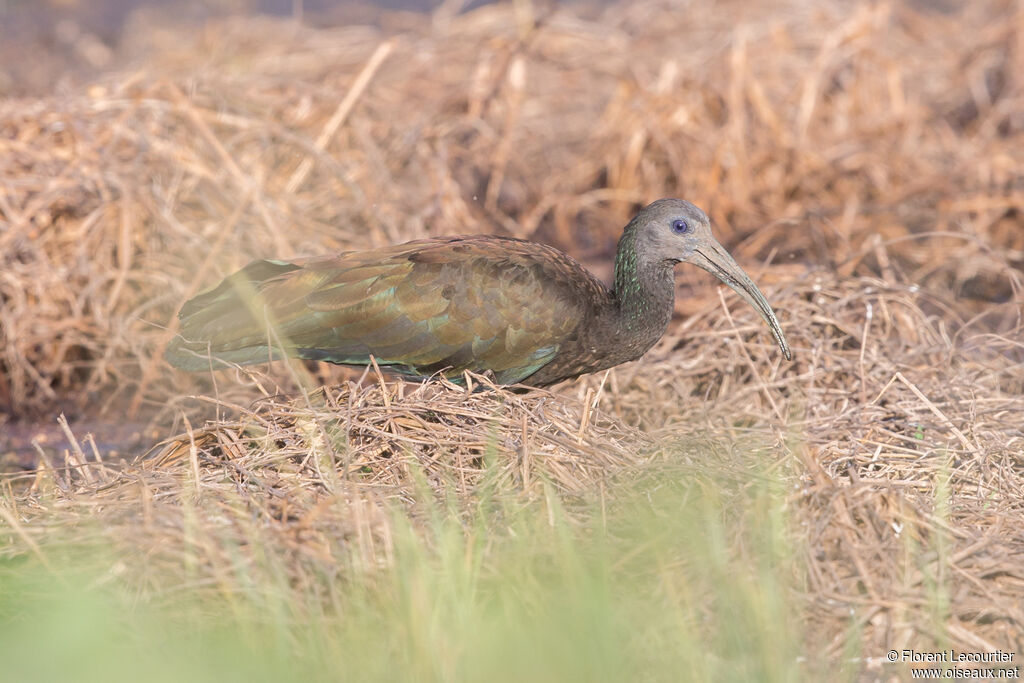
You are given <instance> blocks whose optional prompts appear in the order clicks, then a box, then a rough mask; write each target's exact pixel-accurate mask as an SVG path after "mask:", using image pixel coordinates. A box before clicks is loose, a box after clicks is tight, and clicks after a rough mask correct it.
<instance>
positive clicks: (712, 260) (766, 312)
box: [688, 241, 793, 360]
mask: <svg viewBox="0 0 1024 683" xmlns="http://www.w3.org/2000/svg"><path fill="white" fill-rule="evenodd" d="M688 261H689V262H690V263H692V264H694V265H695V266H700V267H701V268H703V269H704V270H706V271H708V272H709V273H711V274H712V275H714V276H716V277H717V278H718V279H719V280H721V281H722V282H724V283H725V284H727V285H729V286H730V287H732V288H733V289H734V290H735V291H736V293H737V294H739V295H740V296H741V297H743V300H744V301H746V302H747V303H748V304H750V305H751V306H753V307H754V310H756V311H757V312H758V313H760V314H761V317H762V318H764V321H765V322H766V323H768V327H770V328H771V331H772V336H773V337H775V342H776V343H777V344H778V345H779V348H780V349H782V355H784V356H785V357H786V360H793V354H792V353H791V352H790V350H789V344H787V343H786V337H785V335H783V334H782V326H781V325H779V319H778V318H776V317H775V311H773V310H772V307H771V306H770V305H768V300H767V299H765V298H764V294H762V293H761V290H760V289H758V288H757V285H755V284H754V281H753V280H751V279H750V278H749V277H747V274H746V273H744V272H743V269H742V268H740V266H739V264H738V263H736V261H735V259H733V257H732V256H730V255H729V252H727V251H726V250H725V247H723V246H722V245H721V244H719V243H718V242H714V241H709V242H707V243H705V244H703V245H701V246H700V247H698V248H697V249H695V250H694V253H693V256H692V257H691V258H690V259H688Z"/></svg>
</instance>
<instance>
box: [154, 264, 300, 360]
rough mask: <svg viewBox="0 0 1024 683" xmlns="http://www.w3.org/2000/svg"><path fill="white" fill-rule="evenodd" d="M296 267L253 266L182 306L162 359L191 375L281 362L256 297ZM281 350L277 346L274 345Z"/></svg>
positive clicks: (290, 265)
mask: <svg viewBox="0 0 1024 683" xmlns="http://www.w3.org/2000/svg"><path fill="white" fill-rule="evenodd" d="M299 268H300V266H298V265H295V264H292V263H287V262H285V261H254V262H252V263H250V264H249V265H247V266H246V267H245V268H243V269H242V270H240V271H238V272H237V273H235V274H233V275H231V276H230V277H228V278H225V279H224V281H223V282H221V283H220V284H219V285H217V286H216V287H214V288H213V289H211V290H209V291H206V292H203V293H202V294H199V295H197V296H195V297H193V298H192V299H189V300H188V301H187V302H185V305H184V306H182V308H181V312H179V313H178V320H179V321H180V325H179V329H180V331H179V333H178V334H177V335H176V336H175V337H174V339H172V340H171V342H170V343H169V344H168V345H167V350H166V351H165V352H164V358H165V359H166V360H167V362H169V363H170V364H171V365H173V366H175V367H177V368H181V369H182V370H190V371H193V372H198V371H203V370H209V369H211V368H212V369H214V370H217V369H223V368H226V367H231V366H234V365H250V364H253V363H265V362H267V361H268V360H274V359H278V358H281V357H282V356H283V355H285V354H283V353H281V350H280V348H275V344H273V343H272V340H273V338H274V334H273V330H272V329H271V326H272V324H273V321H270V320H268V319H267V315H266V313H265V311H263V310H262V307H261V306H260V305H259V304H258V296H257V295H258V294H259V292H260V291H261V290H262V289H263V288H265V287H266V286H267V284H269V283H271V282H273V281H275V280H279V279H280V278H282V277H284V276H286V275H287V274H288V273H291V272H293V271H295V270H298V269H299ZM276 346H278V347H279V346H280V344H278V345H276Z"/></svg>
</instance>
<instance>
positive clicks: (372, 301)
mask: <svg viewBox="0 0 1024 683" xmlns="http://www.w3.org/2000/svg"><path fill="white" fill-rule="evenodd" d="M575 269H579V267H578V266H576V264H575V263H574V262H572V261H571V260H569V259H566V258H565V257H564V256H561V255H560V254H558V252H556V251H555V250H553V249H550V248H548V247H542V246H540V245H536V244H532V243H526V242H520V241H517V240H503V239H496V238H484V237H478V238H473V237H470V238H461V239H438V240H423V241H420V242H413V243H409V244H405V245H400V246H396V247H387V248H383V249H376V250H372V251H367V252H358V253H346V254H342V255H340V256H334V257H328V258H316V259H304V260H298V261H293V262H281V261H257V262H255V263H252V264H250V265H249V266H247V267H246V268H244V269H243V270H241V271H239V272H238V273H236V274H235V275H233V276H231V277H230V278H228V279H226V280H225V281H224V282H223V283H221V285H220V286H218V287H217V288H215V289H214V290H211V291H210V292H208V293H206V294H203V295H200V296H198V297H196V298H195V299H193V300H192V301H191V302H189V304H187V305H186V306H185V307H184V308H183V309H182V312H181V320H182V328H181V329H182V332H181V333H182V337H183V339H182V338H179V340H178V342H177V343H176V344H172V347H171V348H169V349H168V358H169V360H171V362H173V363H175V364H176V365H179V366H180V367H187V368H190V369H205V368H208V367H210V366H211V360H210V358H207V357H204V356H206V355H207V351H209V355H210V356H212V357H213V358H215V359H222V360H224V361H226V362H228V363H239V364H244V363H258V362H263V361H266V360H268V359H270V358H276V357H280V356H281V355H283V354H282V351H283V352H284V354H287V355H294V356H297V357H300V358H307V359H313V360H324V361H330V362H333V363H340V364H352V365H364V364H366V363H368V362H369V359H370V355H371V354H372V355H373V356H374V358H375V359H376V360H377V362H378V363H379V364H381V365H384V366H390V367H391V368H392V369H394V370H396V371H399V372H404V373H408V374H415V375H429V374H432V373H434V372H438V371H442V370H443V371H445V374H448V375H451V376H458V375H459V374H461V372H462V371H463V370H473V371H477V372H482V371H485V370H491V371H493V372H494V374H495V377H496V379H497V380H498V381H499V382H504V383H510V382H516V381H520V380H522V379H524V378H526V377H528V376H529V375H530V374H532V373H533V372H535V371H536V370H537V369H538V368H540V367H542V366H543V365H545V364H546V363H548V362H549V361H550V360H551V359H552V358H553V357H554V356H555V355H556V354H557V353H558V350H559V348H560V346H561V344H562V342H563V341H564V340H565V339H566V338H567V337H568V336H569V335H570V334H571V333H572V331H573V330H574V328H575V327H576V325H577V324H578V322H579V318H580V316H581V312H580V307H579V304H578V303H575V297H574V296H573V295H572V292H571V291H569V290H570V289H571V286H572V285H571V283H572V281H573V279H572V278H571V277H566V275H567V271H568V270H575ZM212 364H213V366H214V367H218V366H222V364H218V363H216V361H214V362H213V363H212Z"/></svg>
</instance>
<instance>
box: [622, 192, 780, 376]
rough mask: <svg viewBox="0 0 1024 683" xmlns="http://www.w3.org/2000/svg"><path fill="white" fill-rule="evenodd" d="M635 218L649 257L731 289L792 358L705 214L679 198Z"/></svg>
mask: <svg viewBox="0 0 1024 683" xmlns="http://www.w3.org/2000/svg"><path fill="white" fill-rule="evenodd" d="M637 218H639V219H642V220H641V222H640V225H641V226H642V227H641V233H642V234H641V235H638V237H639V238H640V240H641V241H642V243H643V247H642V248H643V249H644V250H645V251H647V252H648V254H651V255H656V257H657V258H660V259H661V260H663V261H664V262H666V265H668V266H670V267H671V266H673V265H675V264H677V263H681V262H686V263H692V264H693V265H695V266H700V267H701V268H703V269H704V270H706V271H708V272H709V273H711V274H712V275H714V276H715V277H717V278H718V279H719V280H721V281H722V282H724V283H725V284H727V285H729V286H730V287H732V288H733V289H734V290H735V291H736V293H737V294H739V295H740V296H741V297H742V298H743V300H744V301H746V302H747V303H748V304H750V305H751V306H753V307H754V309H755V310H756V311H757V312H758V313H760V314H761V317H762V318H764V321H765V322H766V323H768V326H769V327H770V328H771V332H772V336H773V337H775V341H776V343H777V344H778V345H779V348H780V349H782V353H783V355H784V356H785V357H786V360H792V359H793V354H792V353H791V352H790V350H789V345H788V344H787V343H786V337H785V336H784V335H783V334H782V327H781V326H780V325H779V320H778V318H776V317H775V312H774V311H772V307H771V306H769V305H768V300H767V299H765V298H764V295H763V294H761V290H759V289H758V288H757V285H755V284H754V283H753V281H752V280H751V279H750V278H749V277H748V276H747V274H746V273H744V272H743V269H742V268H740V267H739V264H737V263H736V261H735V260H734V259H733V257H732V256H730V255H729V252H727V251H726V250H725V247H723V246H722V245H721V244H719V243H718V241H717V240H716V239H715V238H714V237H712V236H711V221H710V220H709V219H708V217H707V214H705V213H704V212H703V211H701V210H700V209H699V208H697V207H696V206H694V205H693V204H691V203H690V202H687V201H684V200H682V199H661V200H659V201H656V202H654V203H653V204H651V205H649V206H648V207H647V208H645V209H644V210H643V211H642V212H641V214H640V215H639V216H637Z"/></svg>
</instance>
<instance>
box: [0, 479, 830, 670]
mask: <svg viewBox="0 0 1024 683" xmlns="http://www.w3.org/2000/svg"><path fill="white" fill-rule="evenodd" d="M612 489H614V495H611V493H612ZM607 493H608V495H605V492H601V493H595V495H594V496H593V497H592V500H589V501H588V502H581V503H579V504H575V503H574V504H573V507H572V508H571V509H567V508H564V507H563V506H562V505H561V504H560V502H559V500H560V499H559V498H558V497H557V496H556V495H555V494H554V493H553V492H552V491H551V490H550V489H546V491H545V495H544V496H542V497H541V498H540V499H538V500H534V501H532V502H526V501H524V500H522V499H521V498H518V497H513V496H509V495H500V496H499V495H497V494H496V493H495V490H494V489H493V487H491V488H490V489H489V486H488V485H487V484H486V483H485V484H484V485H483V486H482V487H481V491H480V495H479V496H477V497H474V499H473V500H474V502H473V506H474V507H473V509H471V510H469V511H467V510H466V509H465V507H462V508H460V505H459V504H458V503H457V502H456V501H454V500H451V501H448V502H446V503H444V502H443V503H438V502H436V499H435V498H434V497H433V496H432V495H431V494H429V493H427V492H426V488H425V487H424V491H423V494H422V495H421V496H420V500H418V501H416V504H415V505H414V506H413V508H412V510H413V511H412V512H409V511H408V510H407V509H398V508H397V507H396V508H395V509H394V511H393V517H394V523H393V525H392V528H393V529H394V551H393V561H392V562H390V563H388V565H387V566H385V567H382V568H376V569H371V570H366V569H362V570H359V569H355V568H354V567H339V566H337V565H328V564H326V563H325V565H324V566H323V567H322V571H323V576H322V577H319V578H320V580H317V581H310V582H305V583H304V584H303V585H296V582H295V581H294V580H291V579H289V578H288V573H287V572H286V571H284V567H283V565H281V562H282V561H281V560H279V559H277V557H278V555H277V553H275V551H274V548H273V547H271V546H269V545H267V547H264V548H261V549H259V550H260V552H258V553H257V555H258V556H259V557H261V558H264V559H263V560H262V561H261V562H260V563H256V564H255V565H253V564H251V563H241V562H240V563H239V564H238V565H237V567H236V568H235V569H234V570H232V572H233V573H232V575H231V577H230V579H229V580H227V581H225V580H224V578H223V577H221V579H220V580H218V581H211V580H210V579H204V578H203V577H201V576H198V575H191V574H190V571H191V570H190V569H189V567H188V562H187V561H185V562H184V563H183V566H181V568H180V569H181V571H180V574H177V575H174V576H167V577H165V578H166V585H167V586H168V589H167V591H166V592H165V593H163V594H158V599H157V600H152V599H148V598H147V599H140V597H139V596H140V595H141V594H142V593H143V592H144V591H140V590H138V585H137V583H138V581H137V579H136V576H135V573H136V572H137V571H138V569H139V567H141V566H143V565H144V564H145V557H144V555H143V554H141V553H140V555H139V556H138V558H137V562H138V565H137V566H136V563H135V561H134V560H133V561H132V562H128V563H126V561H125V559H124V558H121V559H114V558H112V557H111V552H110V550H109V549H105V548H103V547H96V546H95V544H92V545H91V544H89V543H88V542H81V541H79V542H76V541H75V540H74V539H62V541H61V542H60V543H54V542H48V543H47V544H45V545H44V546H43V548H42V551H43V556H44V557H46V562H45V563H44V562H42V561H40V560H39V559H38V556H34V555H29V554H21V555H17V556H14V557H10V556H8V557H7V558H6V559H3V560H0V661H2V662H3V670H2V673H0V678H3V679H5V680H12V681H13V680H19V681H30V680H35V681H42V680H46V681H72V680H73V681H93V680H95V681H100V680H102V681H117V680H142V679H145V680H151V681H181V680H194V681H203V680H217V681H233V680H239V681H242V680H244V681H259V680H353V681H356V680H358V681H373V680H388V681H391V680H415V681H523V680H540V681H627V680H628V681H634V680H659V681H660V680H671V681H677V680H694V681H703V680H746V681H751V680H757V681H781V680H797V679H800V678H803V677H804V674H806V672H807V670H808V667H811V668H817V666H818V663H816V662H814V661H810V662H806V661H804V663H803V664H801V663H800V662H801V661H802V660H801V658H799V657H798V655H799V654H800V653H801V651H802V650H803V648H802V646H801V643H802V642H803V638H804V634H803V633H801V629H800V626H799V624H798V622H797V619H796V613H797V612H796V606H795V605H794V601H793V600H792V590H793V588H794V587H795V586H794V582H798V581H800V576H799V572H798V569H797V563H796V561H795V560H794V558H795V557H796V556H797V555H798V554H799V553H798V552H797V549H796V548H794V543H793V538H792V529H791V528H790V522H789V520H788V519H787V515H786V510H785V505H784V498H783V495H782V494H783V490H782V486H781V483H780V482H779V480H777V479H776V478H774V475H766V474H764V473H761V472H746V473H743V472H737V471H736V470H732V471H731V472H728V473H719V474H715V473H714V472H713V470H708V472H707V473H705V474H701V475H697V476H694V474H693V472H692V471H688V472H685V473H684V472H679V471H665V470H664V469H663V468H659V471H657V472H649V473H648V474H647V475H645V476H643V477H640V478H636V479H634V480H632V481H630V482H628V483H626V484H616V485H614V486H611V485H609V491H608V492H607ZM196 523H201V521H200V520H196ZM250 541H251V542H252V543H261V540H260V538H259V536H258V535H256V536H254V537H252V538H251V539H250ZM232 542H234V541H232ZM47 565H48V566H49V568H48V567H47ZM54 568H56V569H54ZM153 578H154V577H152V576H150V577H148V579H147V581H148V582H152V581H153ZM157 578H158V579H159V577H157ZM833 674H834V672H833Z"/></svg>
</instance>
